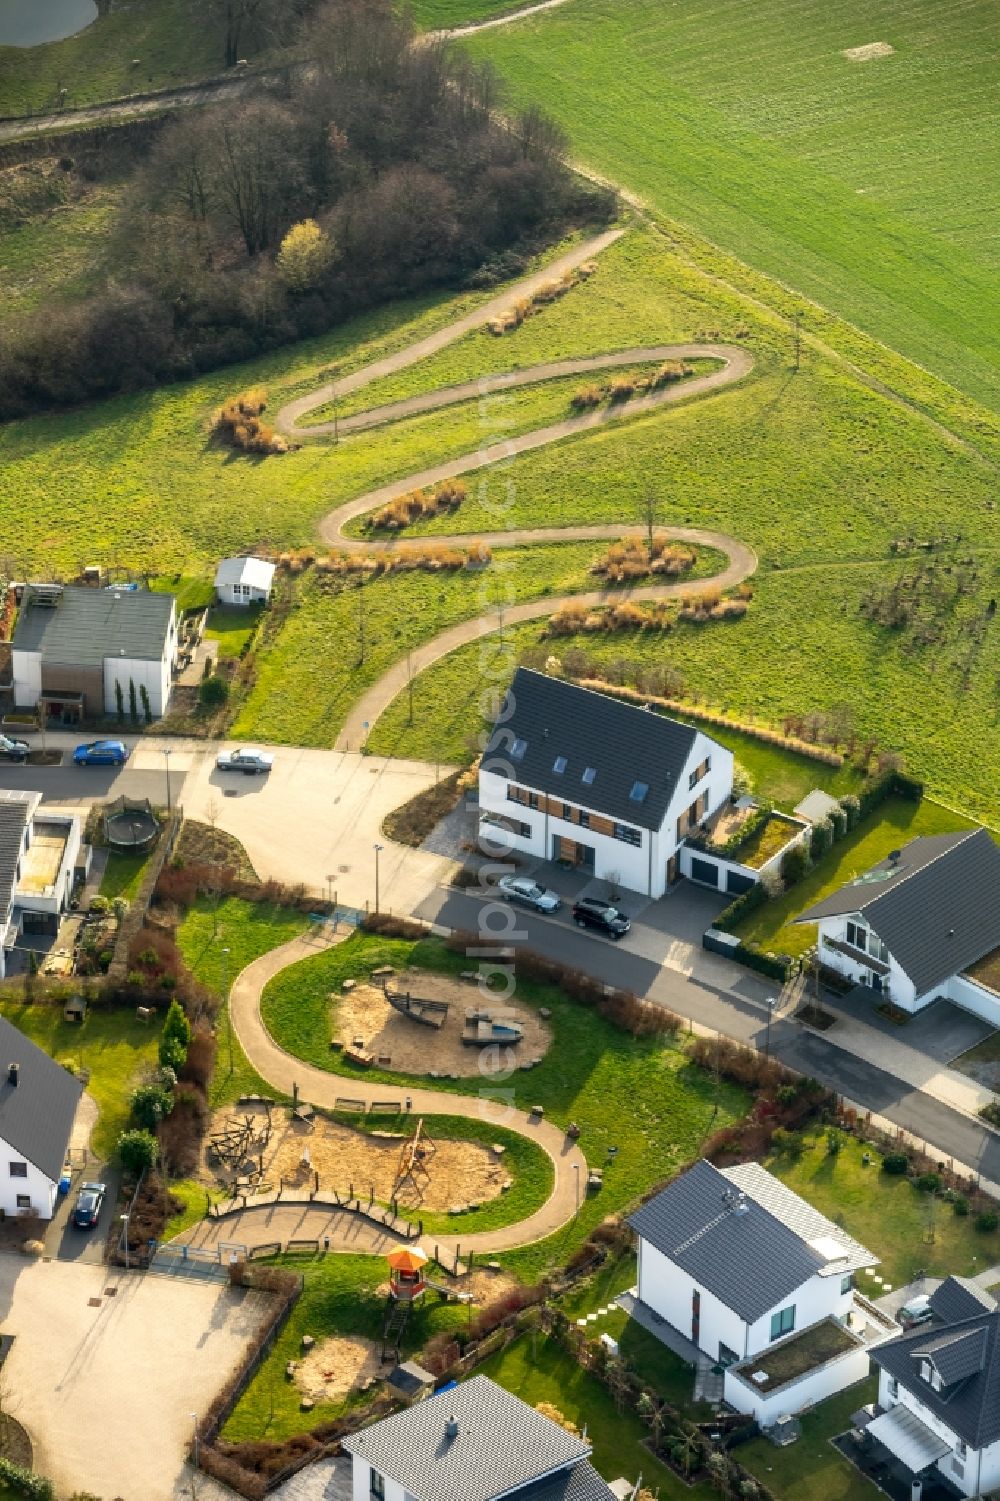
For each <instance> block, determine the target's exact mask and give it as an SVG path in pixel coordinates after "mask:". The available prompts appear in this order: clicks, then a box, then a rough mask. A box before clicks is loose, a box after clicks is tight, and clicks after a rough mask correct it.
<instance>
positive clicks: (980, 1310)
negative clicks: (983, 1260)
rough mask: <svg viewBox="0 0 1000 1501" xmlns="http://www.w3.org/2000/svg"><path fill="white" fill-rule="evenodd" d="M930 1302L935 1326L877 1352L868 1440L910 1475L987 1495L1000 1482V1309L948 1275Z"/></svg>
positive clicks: (963, 1491) (967, 1493)
mask: <svg viewBox="0 0 1000 1501" xmlns="http://www.w3.org/2000/svg"><path fill="white" fill-rule="evenodd" d="M930 1307H931V1312H932V1315H933V1318H932V1321H931V1322H930V1323H927V1324H923V1325H921V1326H920V1328H918V1329H911V1330H909V1331H908V1332H907V1333H905V1334H901V1335H899V1336H898V1337H897V1338H895V1339H890V1340H887V1341H886V1342H885V1343H884V1344H881V1345H879V1347H878V1348H877V1349H876V1350H873V1351H872V1360H873V1362H874V1364H875V1365H876V1366H877V1368H878V1373H879V1392H878V1408H879V1411H878V1413H877V1415H876V1417H875V1418H874V1420H873V1421H872V1422H870V1423H869V1424H868V1425H867V1426H866V1428H865V1430H864V1443H865V1446H866V1447H871V1446H872V1445H876V1446H881V1447H882V1448H884V1449H887V1450H888V1451H889V1455H890V1456H891V1457H892V1459H893V1460H895V1461H898V1462H899V1463H900V1464H901V1465H902V1466H903V1467H904V1469H905V1470H906V1471H908V1472H909V1474H910V1476H911V1478H912V1479H913V1480H918V1479H919V1480H922V1481H923V1482H924V1483H925V1484H929V1483H931V1482H933V1481H938V1482H940V1481H941V1480H942V1479H943V1480H944V1481H945V1482H946V1484H947V1486H948V1487H949V1488H954V1489H956V1490H957V1491H958V1492H959V1493H960V1494H961V1495H964V1496H985V1495H989V1493H990V1492H991V1491H995V1490H996V1489H997V1488H998V1487H1000V1310H998V1308H997V1302H996V1299H995V1298H993V1297H992V1296H991V1295H990V1294H989V1293H988V1292H986V1291H985V1290H984V1289H983V1288H981V1287H979V1286H977V1284H976V1283H975V1282H970V1281H967V1280H966V1279H965V1278H962V1277H949V1278H947V1280H946V1281H944V1282H943V1283H942V1284H941V1286H940V1287H939V1288H938V1289H937V1291H936V1292H934V1293H932V1294H931V1298H930Z"/></svg>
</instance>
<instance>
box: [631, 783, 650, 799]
mask: <svg viewBox="0 0 1000 1501" xmlns="http://www.w3.org/2000/svg"><path fill="white" fill-rule="evenodd" d="M648 791H649V783H648V782H633V783H632V791H631V792H630V793H629V795H628V796H629V802H632V803H644V802H645V801H646V794H647V792H648Z"/></svg>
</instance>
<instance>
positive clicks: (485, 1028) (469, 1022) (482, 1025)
mask: <svg viewBox="0 0 1000 1501" xmlns="http://www.w3.org/2000/svg"><path fill="white" fill-rule="evenodd" d="M523 1036H524V1029H523V1028H522V1027H519V1026H518V1024H517V1022H512V1021H509V1020H503V1019H502V1018H501V1017H497V1016H494V1014H493V1012H492V1011H484V1010H483V1008H482V1007H480V1006H477V1007H475V1009H473V1010H471V1011H467V1012H466V1013H465V1026H464V1027H463V1029H462V1042H463V1043H464V1044H465V1046H466V1047H470V1048H486V1047H490V1046H491V1045H492V1044H495V1043H500V1044H503V1045H505V1046H506V1047H516V1045H517V1044H518V1043H519V1042H520V1041H521V1038H522V1037H523Z"/></svg>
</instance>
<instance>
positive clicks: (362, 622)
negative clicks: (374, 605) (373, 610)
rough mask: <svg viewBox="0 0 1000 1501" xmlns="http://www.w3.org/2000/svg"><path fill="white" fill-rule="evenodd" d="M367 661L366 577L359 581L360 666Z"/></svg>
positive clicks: (362, 576)
mask: <svg viewBox="0 0 1000 1501" xmlns="http://www.w3.org/2000/svg"><path fill="white" fill-rule="evenodd" d="M364 660H365V576H364V574H363V573H362V575H361V577H360V578H359V579H358V664H359V666H360V665H361V664H363V662H364Z"/></svg>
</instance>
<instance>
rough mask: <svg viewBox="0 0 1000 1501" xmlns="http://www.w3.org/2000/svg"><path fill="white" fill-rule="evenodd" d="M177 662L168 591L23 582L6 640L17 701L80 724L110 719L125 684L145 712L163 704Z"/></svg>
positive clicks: (125, 697) (126, 695)
mask: <svg viewBox="0 0 1000 1501" xmlns="http://www.w3.org/2000/svg"><path fill="white" fill-rule="evenodd" d="M176 659H177V612H176V608H175V602H174V598H173V596H172V595H170V594H158V593H156V592H154V591H151V590H147V589H124V588H117V589H116V588H114V587H112V588H109V589H91V588H86V587H83V586H78V585H69V584H67V585H65V586H64V585H62V584H44V585H40V584H26V585H25V589H24V595H23V598H22V601H21V606H20V610H19V612H18V617H17V624H16V625H15V627H14V635H13V638H12V640H11V662H12V671H13V677H14V702H15V704H16V706H17V708H19V709H33V708H35V707H36V706H38V705H41V706H42V708H43V709H44V710H45V712H46V713H47V714H48V715H49V717H50V718H57V719H63V720H67V721H77V720H79V719H100V718H103V717H104V716H105V715H109V714H114V713H115V712H116V711H117V708H118V692H117V689H118V688H120V689H121V694H122V701H123V704H124V707H125V711H126V712H128V710H129V707H130V685H131V684H134V685H135V691H136V703H137V708H138V711H139V713H140V714H141V713H142V712H143V701H142V690H143V688H145V690H146V693H147V695H148V698H149V708H150V713H151V714H152V715H153V717H154V718H159V717H160V715H162V714H163V713H164V712H165V710H166V707H167V701H168V699H169V698H170V689H171V685H172V680H173V668H174V663H175V661H176Z"/></svg>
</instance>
